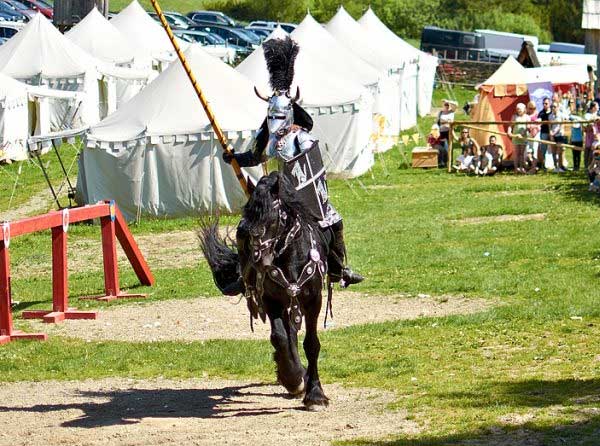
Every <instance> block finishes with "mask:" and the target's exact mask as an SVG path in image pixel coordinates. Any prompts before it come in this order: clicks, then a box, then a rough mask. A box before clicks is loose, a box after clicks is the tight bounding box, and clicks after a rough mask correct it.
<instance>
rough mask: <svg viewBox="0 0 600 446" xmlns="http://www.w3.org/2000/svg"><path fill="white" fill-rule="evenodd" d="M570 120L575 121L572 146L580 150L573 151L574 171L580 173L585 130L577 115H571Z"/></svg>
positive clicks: (572, 127) (572, 130)
mask: <svg viewBox="0 0 600 446" xmlns="http://www.w3.org/2000/svg"><path fill="white" fill-rule="evenodd" d="M569 120H571V121H573V125H572V126H571V145H573V146H576V147H578V148H579V150H577V149H571V152H572V153H573V170H574V171H578V170H579V167H580V166H581V152H582V151H583V129H582V126H581V123H580V122H579V121H581V118H580V117H579V116H577V115H576V114H575V113H572V114H571V116H570V117H569Z"/></svg>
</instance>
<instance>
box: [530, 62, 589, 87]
mask: <svg viewBox="0 0 600 446" xmlns="http://www.w3.org/2000/svg"><path fill="white" fill-rule="evenodd" d="M525 73H526V76H527V83H536V82H551V83H552V84H553V85H559V84H581V85H584V84H586V83H588V82H589V81H590V75H589V73H588V71H587V65H554V66H549V67H537V68H526V69H525Z"/></svg>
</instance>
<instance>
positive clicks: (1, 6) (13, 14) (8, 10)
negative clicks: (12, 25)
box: [0, 1, 29, 23]
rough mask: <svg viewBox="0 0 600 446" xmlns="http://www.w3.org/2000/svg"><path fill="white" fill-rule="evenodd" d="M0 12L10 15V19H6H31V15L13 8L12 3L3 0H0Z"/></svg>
mask: <svg viewBox="0 0 600 446" xmlns="http://www.w3.org/2000/svg"><path fill="white" fill-rule="evenodd" d="M0 12H1V13H2V14H4V15H5V16H7V17H9V18H8V19H6V18H5V21H9V22H21V23H23V22H27V21H28V20H29V17H27V16H26V15H25V14H22V13H21V12H19V11H17V10H15V9H13V8H12V7H11V6H10V5H8V4H6V3H4V2H2V1H0Z"/></svg>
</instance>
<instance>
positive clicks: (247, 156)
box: [223, 119, 269, 167]
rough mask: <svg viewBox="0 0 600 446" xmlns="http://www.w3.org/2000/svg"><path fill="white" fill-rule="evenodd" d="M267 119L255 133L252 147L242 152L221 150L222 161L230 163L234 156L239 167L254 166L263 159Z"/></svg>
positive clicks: (266, 136)
mask: <svg viewBox="0 0 600 446" xmlns="http://www.w3.org/2000/svg"><path fill="white" fill-rule="evenodd" d="M266 126H267V121H266V119H265V121H264V122H263V125H262V126H261V127H260V129H259V130H258V132H257V134H256V138H255V143H254V149H253V150H248V151H247V152H243V153H232V154H229V153H227V152H223V161H225V162H226V163H227V164H230V163H231V160H232V159H233V158H235V160H236V161H237V163H238V165H239V166H240V167H254V166H258V165H259V164H260V163H262V162H263V161H264V159H263V158H264V151H265V147H266V145H267V141H268V138H269V132H268V130H267V127H266Z"/></svg>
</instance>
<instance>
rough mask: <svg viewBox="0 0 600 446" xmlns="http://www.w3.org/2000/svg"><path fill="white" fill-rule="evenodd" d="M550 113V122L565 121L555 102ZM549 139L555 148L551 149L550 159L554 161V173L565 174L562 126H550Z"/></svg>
mask: <svg viewBox="0 0 600 446" xmlns="http://www.w3.org/2000/svg"><path fill="white" fill-rule="evenodd" d="M551 109H552V113H550V121H563V120H566V118H565V116H564V115H563V113H562V112H561V111H560V105H559V104H558V103H556V102H553V103H552V107H551ZM550 137H551V138H552V141H554V143H555V146H554V147H553V148H552V159H553V161H554V172H557V173H561V172H566V169H565V166H564V164H563V151H564V150H563V146H562V145H563V144H564V143H565V142H566V138H565V134H564V126H563V124H551V125H550Z"/></svg>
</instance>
